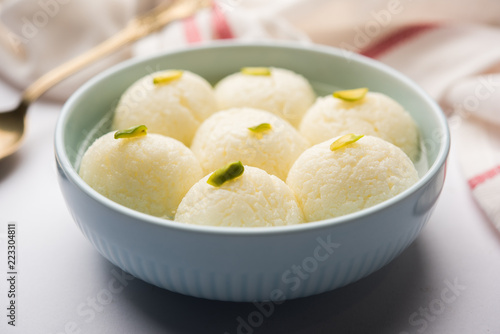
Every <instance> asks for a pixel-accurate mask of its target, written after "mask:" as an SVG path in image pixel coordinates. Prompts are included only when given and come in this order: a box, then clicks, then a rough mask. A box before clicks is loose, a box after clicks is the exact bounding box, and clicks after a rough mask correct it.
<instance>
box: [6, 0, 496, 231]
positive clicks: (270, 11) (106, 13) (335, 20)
mask: <svg viewBox="0 0 500 334" xmlns="http://www.w3.org/2000/svg"><path fill="white" fill-rule="evenodd" d="M0 1H1V0H0ZM158 2H159V1H154V0H147V1H139V0H107V1H97V0H71V1H70V0H40V1H34V0H10V1H3V2H0V6H2V4H3V8H2V7H0V10H1V12H0V22H1V23H2V25H0V32H1V33H2V34H1V36H2V37H1V38H0V76H1V77H3V78H5V79H7V80H8V81H10V82H11V83H12V84H13V85H15V86H16V87H19V88H23V87H26V85H27V84H29V83H30V82H32V81H33V80H34V79H36V78H37V77H39V76H40V75H42V74H43V73H45V72H46V71H48V70H49V69H51V68H52V67H54V66H56V65H57V64H60V63H62V62H64V61H65V60H67V59H70V58H71V57H73V56H75V55H77V54H79V53H81V52H83V51H84V50H86V49H88V48H90V47H91V46H93V45H95V44H97V43H98V42H100V41H102V40H104V39H105V38H106V37H109V36H111V35H112V34H113V33H115V32H116V31H118V30H119V29H120V28H122V27H123V26H125V24H126V22H127V21H128V20H130V19H131V18H132V17H134V16H135V15H137V14H138V13H141V12H144V11H145V10H147V9H150V8H152V7H153V6H155V5H156V4H157V3H158ZM423 18H425V19H423ZM499 25H500V1H497V0H476V1H462V2H453V3H451V2H450V1H448V0H419V1H412V0H371V1H364V0H337V1H327V0H308V1H306V0H275V1H272V2H270V1H264V0H220V1H218V2H217V6H214V7H212V8H210V9H206V10H203V11H201V12H200V13H199V14H198V15H196V16H195V17H194V18H191V19H186V20H183V21H180V22H176V23H174V24H172V25H170V26H168V27H166V28H165V29H164V30H163V31H161V32H159V33H157V34H154V35H153V36H149V37H147V38H145V39H143V40H141V41H139V42H138V43H136V44H135V45H133V46H132V47H130V48H128V49H125V50H122V51H121V52H119V53H117V54H115V55H113V56H112V57H108V59H105V60H103V61H101V62H99V63H97V64H96V65H94V66H92V67H90V68H89V69H87V70H86V71H84V72H82V73H80V74H78V75H76V76H74V77H72V78H71V79H69V80H67V81H65V82H63V83H62V84H61V85H59V86H58V87H55V88H54V89H53V90H51V91H50V92H49V96H50V97H52V98H57V99H64V98H65V97H67V96H68V95H69V94H70V93H71V92H72V91H74V89H75V88H76V87H78V85H80V84H81V83H82V82H83V81H84V80H86V79H87V78H89V77H90V76H92V75H94V74H95V73H97V72H99V71H101V70H102V69H103V68H105V67H108V66H110V65H111V64H113V63H116V62H118V61H120V60H123V59H125V58H129V57H133V56H139V55H141V56H142V55H147V54H151V53H154V52H158V51H161V50H168V49H173V48H179V47H182V46H185V45H188V44H194V43H201V42H206V41H210V40H214V39H226V38H235V39H242V40H261V39H287V40H296V41H302V42H308V41H310V40H312V41H313V42H316V43H321V44H327V45H332V46H336V47H340V48H342V49H344V50H345V53H346V56H348V55H349V53H350V52H358V53H361V54H364V55H366V56H369V57H372V58H375V59H378V60H380V61H382V62H384V63H387V64H388V65H390V66H392V67H394V68H396V69H398V70H399V71H401V72H403V73H405V74H406V75H408V76H409V77H411V78H412V79H413V80H415V81H416V82H417V83H419V84H420V85H421V86H422V87H423V88H424V89H425V90H427V92H428V93H429V94H430V95H431V96H432V97H434V98H435V99H436V100H438V101H439V102H440V103H441V105H442V106H443V109H444V110H445V111H446V112H447V113H448V114H449V115H452V116H451V117H450V128H451V131H452V142H453V143H454V145H456V146H457V151H458V153H459V157H460V162H461V165H462V166H463V172H464V176H465V177H466V178H467V180H468V181H469V185H470V188H471V191H472V194H473V196H474V197H475V199H476V200H477V203H478V204H479V206H480V207H481V208H482V209H483V210H484V212H485V213H486V214H487V215H488V217H489V218H490V219H491V221H492V222H493V223H494V224H495V225H496V226H497V227H498V228H499V229H500V191H499V190H500V74H499V72H500V43H499V42H500V26H499ZM16 50H17V51H16Z"/></svg>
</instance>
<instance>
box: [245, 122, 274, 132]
mask: <svg viewBox="0 0 500 334" xmlns="http://www.w3.org/2000/svg"><path fill="white" fill-rule="evenodd" d="M271 129H272V126H271V124H269V123H260V124H259V125H256V126H252V127H249V128H248V130H250V131H252V132H253V133H264V132H267V131H269V130H271Z"/></svg>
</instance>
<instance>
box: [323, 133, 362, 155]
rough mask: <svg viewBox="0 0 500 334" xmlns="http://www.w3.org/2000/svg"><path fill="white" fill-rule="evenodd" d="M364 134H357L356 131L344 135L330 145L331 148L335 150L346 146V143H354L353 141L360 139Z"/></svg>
mask: <svg viewBox="0 0 500 334" xmlns="http://www.w3.org/2000/svg"><path fill="white" fill-rule="evenodd" d="M364 136H365V135H355V134H354V133H350V134H348V135H345V136H342V137H340V138H339V139H337V140H336V141H334V142H333V143H332V144H331V145H330V150H332V151H335V150H337V149H339V148H341V147H344V146H346V145H349V144H352V143H354V142H356V141H358V140H360V139H361V138H363V137H364Z"/></svg>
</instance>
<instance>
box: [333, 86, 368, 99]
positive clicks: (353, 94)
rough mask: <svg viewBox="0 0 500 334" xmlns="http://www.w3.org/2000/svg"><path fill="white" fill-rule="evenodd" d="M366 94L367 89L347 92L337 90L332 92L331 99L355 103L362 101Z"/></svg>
mask: <svg viewBox="0 0 500 334" xmlns="http://www.w3.org/2000/svg"><path fill="white" fill-rule="evenodd" d="M366 93H368V88H357V89H349V90H338V91H336V92H333V97H336V98H338V99H341V100H344V101H347V102H356V101H359V100H361V99H363V98H364V97H365V95H366Z"/></svg>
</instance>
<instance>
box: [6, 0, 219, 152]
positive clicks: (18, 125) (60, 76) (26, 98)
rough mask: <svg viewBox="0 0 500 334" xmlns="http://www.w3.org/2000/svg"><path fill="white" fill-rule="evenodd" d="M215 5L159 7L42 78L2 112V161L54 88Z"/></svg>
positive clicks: (199, 0) (188, 0)
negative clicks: (29, 117) (34, 110)
mask: <svg viewBox="0 0 500 334" xmlns="http://www.w3.org/2000/svg"><path fill="white" fill-rule="evenodd" d="M211 3H212V1H211V0H176V1H174V2H173V3H172V4H171V5H170V6H168V7H165V6H158V7H157V8H155V9H153V10H151V11H150V12H148V13H146V14H145V15H143V16H140V17H137V18H135V19H133V20H132V21H130V22H129V24H128V25H127V26H126V27H125V28H124V29H123V30H122V31H120V32H119V33H118V34H116V35H114V36H113V37H111V38H109V39H107V40H106V41H104V42H102V43H101V44H99V45H97V46H95V47H94V48H92V49H90V50H89V51H87V52H85V53H84V54H82V55H80V56H78V57H76V58H74V59H72V60H70V61H68V62H67V63H64V64H62V65H61V66H58V67H56V68H55V69H53V70H51V71H50V72H48V73H47V74H45V75H43V76H42V77H40V78H39V79H38V80H36V81H35V82H34V83H33V84H31V85H30V86H29V87H28V88H26V90H25V91H24V92H23V93H22V96H21V102H20V103H19V105H18V106H17V107H16V108H15V109H13V110H10V111H5V112H0V160H1V159H3V158H5V157H7V156H9V155H11V154H12V153H14V152H16V151H17V149H18V148H19V146H20V145H21V143H22V140H23V137H24V132H25V131H24V126H25V118H26V117H25V116H26V111H27V110H28V107H29V106H30V104H31V103H32V102H33V101H35V100H36V99H38V98H39V97H40V96H41V95H42V94H43V93H45V92H46V91H47V90H48V89H50V88H51V87H52V86H54V85H55V84H57V83H59V82H60V81H62V80H64V79H66V78H67V77H69V76H70V75H72V74H74V73H76V72H78V71H79V70H81V69H82V68H84V67H85V66H87V65H89V64H90V63H92V62H94V61H96V60H98V59H100V58H102V57H104V56H106V55H109V54H111V53H112V52H114V51H116V50H118V49H119V48H121V47H123V46H125V45H127V44H130V43H132V42H135V41H137V40H138V39H140V38H142V37H144V36H146V35H149V34H150V33H152V32H155V31H158V30H159V29H161V28H162V27H164V26H165V25H166V24H168V23H170V22H172V21H175V20H179V19H183V18H186V17H189V16H191V15H193V14H194V13H195V12H196V11H197V10H199V9H201V8H204V7H207V6H209V5H210V4H211Z"/></svg>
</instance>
